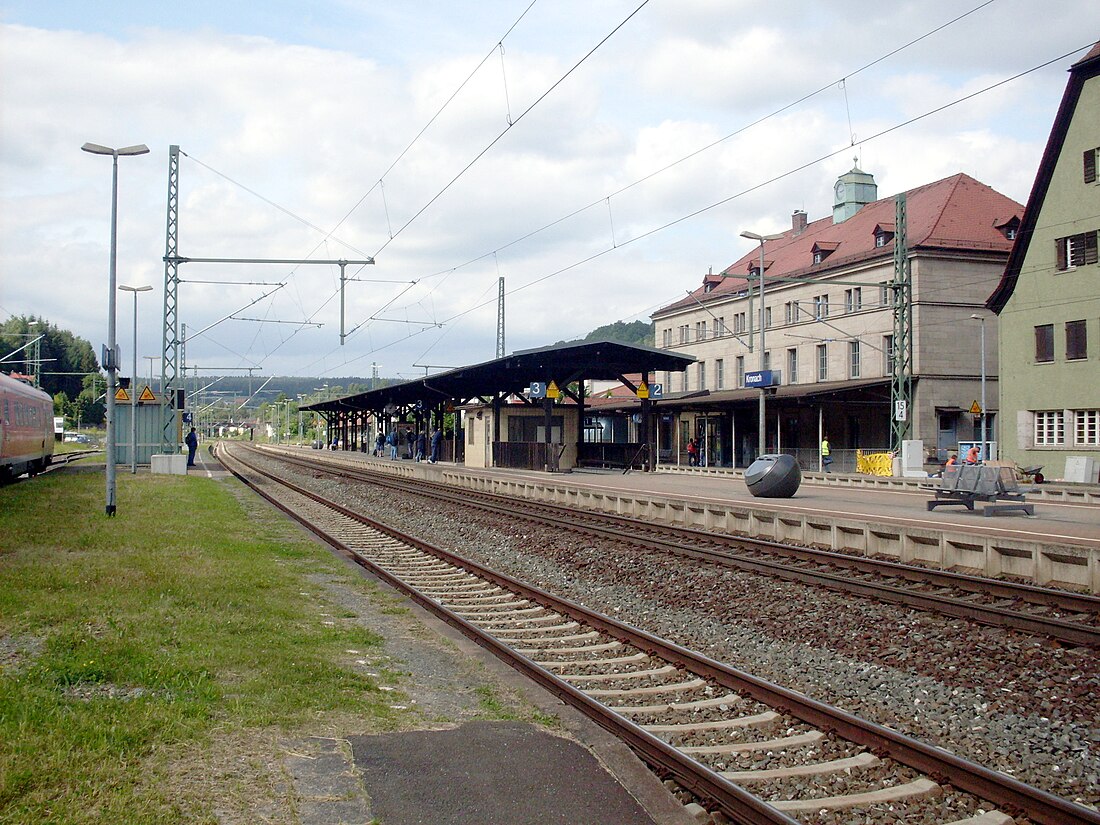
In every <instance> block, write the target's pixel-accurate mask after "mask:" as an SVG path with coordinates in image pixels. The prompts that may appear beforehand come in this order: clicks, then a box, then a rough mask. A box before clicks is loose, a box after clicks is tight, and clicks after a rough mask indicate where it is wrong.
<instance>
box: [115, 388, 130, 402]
mask: <svg viewBox="0 0 1100 825" xmlns="http://www.w3.org/2000/svg"><path fill="white" fill-rule="evenodd" d="M129 400H130V393H128V392H126V388H125V387H119V388H118V389H117V390H115V401H129Z"/></svg>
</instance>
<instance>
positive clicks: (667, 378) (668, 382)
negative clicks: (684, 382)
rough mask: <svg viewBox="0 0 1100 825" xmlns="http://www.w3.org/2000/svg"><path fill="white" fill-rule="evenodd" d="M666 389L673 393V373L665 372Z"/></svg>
mask: <svg viewBox="0 0 1100 825" xmlns="http://www.w3.org/2000/svg"><path fill="white" fill-rule="evenodd" d="M665 389H666V390H668V391H669V392H672V373H671V372H669V371H668V370H665Z"/></svg>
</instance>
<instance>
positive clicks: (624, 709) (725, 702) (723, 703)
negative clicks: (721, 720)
mask: <svg viewBox="0 0 1100 825" xmlns="http://www.w3.org/2000/svg"><path fill="white" fill-rule="evenodd" d="M744 702H745V699H744V697H743V696H739V695H738V694H736V693H727V694H725V695H724V696H715V697H714V698H711V699H699V700H697V701H694V702H665V703H663V704H660V705H634V706H628V705H620V706H618V707H615V708H612V710H614V711H615V712H616V713H619V714H623V715H630V716H642V715H644V714H647V713H668V712H669V711H672V712H684V713H690V712H692V711H698V710H710V709H715V708H716V709H718V710H722V711H725V710H729V709H730V708H732V707H735V706H737V705H740V704H743V703H744Z"/></svg>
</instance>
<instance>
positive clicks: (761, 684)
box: [257, 470, 1100, 825]
mask: <svg viewBox="0 0 1100 825" xmlns="http://www.w3.org/2000/svg"><path fill="white" fill-rule="evenodd" d="M257 472H261V473H263V474H264V475H268V476H269V477H271V476H270V474H268V473H266V472H265V471H263V470H257ZM272 478H273V477H272ZM273 480H277V481H278V482H279V483H280V484H284V485H286V486H288V487H289V488H291V489H296V490H297V491H298V492H300V493H301V494H302V495H305V496H307V497H309V498H311V499H313V500H316V501H318V502H319V503H324V504H325V505H326V506H329V507H331V508H333V509H334V510H337V511H338V512H341V513H342V514H343V515H346V516H348V517H349V518H352V519H355V520H357V521H359V522H362V523H365V524H369V525H370V526H371V527H373V528H374V529H376V530H379V531H380V532H382V533H385V534H386V535H389V536H391V537H393V538H395V539H398V540H399V541H403V542H406V543H408V544H411V545H413V546H415V547H418V548H420V549H422V550H424V551H425V552H429V553H431V554H433V555H435V556H437V557H438V558H441V559H444V560H445V561H448V562H449V563H451V564H454V565H455V566H457V567H461V568H463V569H465V570H468V571H469V572H471V573H473V574H475V575H478V576H482V577H484V578H486V579H488V580H489V581H492V582H493V583H495V584H498V585H500V586H501V587H505V588H507V589H509V590H512V591H513V592H515V593H518V594H519V595H521V596H523V597H525V598H528V599H531V600H533V601H535V602H537V603H539V604H541V605H543V606H544V607H547V608H549V609H551V610H556V611H559V612H561V613H563V614H564V615H568V616H570V617H571V618H573V619H576V620H578V621H584V622H585V623H587V624H589V625H590V626H592V627H593V628H595V629H597V630H601V631H603V632H604V633H606V634H607V635H609V636H612V637H614V638H616V639H619V640H620V641H624V642H626V643H628V644H631V645H634V646H636V647H638V648H639V649H641V650H644V651H646V652H647V653H650V654H651V655H654V656H657V657H660V658H663V659H665V660H667V661H669V662H672V663H674V664H678V665H680V666H681V667H683V668H684V669H686V670H689V671H691V672H693V673H696V674H697V675H699V676H702V677H704V678H709V679H712V680H713V681H715V682H716V683H718V684H720V685H722V686H723V687H726V688H727V689H730V690H736V691H738V692H741V693H745V694H748V695H749V696H751V697H752V698H754V699H756V700H757V701H760V702H762V703H764V704H766V705H768V706H769V707H773V708H775V709H777V710H782V711H783V712H786V713H790V714H791V715H793V716H796V717H798V718H799V719H801V720H802V721H804V722H806V723H808V724H810V725H813V726H814V727H817V728H819V729H822V730H825V731H829V732H833V733H835V734H837V735H838V736H840V737H842V738H844V739H847V740H848V741H851V742H855V743H857V744H860V745H863V746H864V747H867V748H868V749H870V750H872V751H874V752H877V753H885V754H888V755H889V756H890V757H891V758H892V759H895V760H897V761H898V762H901V763H902V764H905V765H908V766H910V767H912V768H914V769H916V770H919V771H921V772H922V773H925V774H927V775H928V776H930V777H931V778H932V779H934V780H935V781H937V782H940V783H941V784H942V783H950V784H951V785H953V786H955V787H957V788H959V789H961V790H964V791H967V792H969V793H972V794H975V795H976V796H978V797H980V798H982V799H985V800H987V801H989V802H992V803H994V804H996V805H998V806H999V807H1002V808H1007V809H1009V810H1018V811H1022V812H1024V814H1025V815H1026V816H1027V817H1029V818H1030V819H1033V820H1034V821H1035V822H1038V823H1043V824H1044V825H1077V823H1081V824H1082V825H1084V824H1085V823H1088V825H1100V812H1097V811H1096V810H1093V809H1091V808H1087V807H1085V806H1082V805H1078V804H1077V803H1074V802H1072V801H1070V800H1067V799H1063V798H1061V797H1058V796H1055V795H1054V794H1051V793H1048V792H1046V791H1043V790H1040V789H1038V788H1034V787H1031V786H1029V785H1027V784H1025V783H1023V782H1020V781H1019V780H1017V779H1014V778H1012V777H1010V776H1008V775H1006V774H1003V773H1000V772H998V771H994V770H992V769H990V768H987V767H985V766H983V765H979V764H978V763H976V762H972V761H970V760H968V759H964V758H963V757H960V756H957V755H955V754H953V753H950V752H948V751H945V750H942V749H940V748H937V747H934V746H932V745H929V744H927V743H924V742H921V741H919V740H917V739H914V738H911V737H909V736H906V735H904V734H902V733H899V732H897V731H894V730H892V729H890V728H887V727H885V726H882V725H878V724H876V723H874V722H869V721H867V720H864V719H860V718H859V717H857V716H854V715H853V714H850V713H848V712H846V711H843V710H840V709H839V708H834V707H832V706H830V705H827V704H825V703H823V702H819V701H817V700H815V699H811V698H810V697H808V696H805V695H803V694H801V693H798V692H797V691H793V690H790V689H788V688H784V687H782V686H779V685H776V684H774V683H772V682H769V681H767V680H765V679H761V678H759V677H757V676H754V675H752V674H751V673H747V672H746V671H742V670H739V669H737V668H734V667H731V666H729V665H726V664H724V663H722V662H718V661H716V660H714V659H711V658H709V657H707V656H705V655H703V654H700V653H696V652H694V651H691V650H688V649H687V648H684V647H682V646H680V645H678V644H676V643H674V642H670V641H667V640H665V639H661V638H659V637H657V636H655V635H653V634H651V633H648V632H647V631H644V630H641V629H639V628H635V627H631V626H630V625H627V624H625V623H623V622H620V621H618V620H616V619H613V618H611V617H608V616H603V615H601V614H598V613H593V612H592V611H590V610H588V609H587V608H585V607H584V606H583V605H580V604H578V603H576V602H572V601H570V600H567V599H563V598H560V597H558V596H555V595H553V594H551V593H548V592H547V591H544V590H541V589H539V588H536V587H533V586H531V585H528V584H525V583H523V582H521V581H519V580H517V579H514V578H512V577H511V576H508V575H506V574H503V573H500V572H497V571H493V570H489V569H488V568H485V567H482V566H481V565H480V564H478V563H476V562H474V561H472V560H470V559H466V558H464V557H462V556H459V555H457V554H455V553H452V552H450V551H447V550H444V549H442V548H438V547H435V546H434V545H431V544H429V543H428V542H424V541H422V540H419V539H417V538H415V537H412V536H406V535H405V534H403V533H401V532H400V531H399V530H396V529H395V528H393V527H390V526H388V525H385V524H381V523H379V522H375V521H373V520H372V519H369V518H366V517H364V516H362V515H359V514H356V513H354V512H353V511H351V510H348V509H347V508H345V507H343V506H342V505H339V504H337V503H336V502H330V501H328V500H327V499H324V497H322V496H319V495H317V494H315V493H312V492H311V491H308V490H304V489H302V488H298V487H297V485H293V484H291V483H289V482H286V481H283V480H279V479H274V478H273ZM295 518H298V517H297V516H295ZM402 589H403V590H407V589H408V588H407V587H403V588H402ZM424 598H425V599H426V600H427V601H428V602H431V600H430V599H427V597H424ZM431 603H432V604H433V605H435V606H434V607H433V608H432V609H433V611H436V612H438V611H439V610H442V609H443V608H441V606H439V605H437V604H435V603H434V602H431ZM455 618H456V619H457V618H458V617H455ZM472 629H473V630H475V631H476V628H472ZM476 632H477V633H478V635H479V636H480V635H481V634H480V631H476ZM510 655H517V654H514V653H513V654H510ZM530 666H531V667H532V668H534V669H537V670H541V668H537V666H536V665H534V664H533V663H530ZM547 675H548V676H552V674H547ZM555 679H556V677H555ZM540 681H542V680H541V679H540ZM557 681H560V680H557ZM563 687H568V686H567V685H564V684H563ZM559 695H561V696H562V697H563V698H565V697H566V696H567V695H571V692H567V693H563V694H559ZM643 733H644V731H643ZM658 741H660V740H658ZM690 761H692V762H693V761H694V760H690ZM719 778H720V777H719ZM723 781H725V780H723ZM732 787H733V788H737V786H732ZM738 790H740V789H738ZM701 795H703V796H707V794H701ZM752 798H753V799H755V797H752ZM747 821H756V822H758V821H765V822H766V821H769V820H759V819H757V820H747Z"/></svg>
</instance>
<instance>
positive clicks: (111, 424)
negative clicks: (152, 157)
mask: <svg viewBox="0 0 1100 825" xmlns="http://www.w3.org/2000/svg"><path fill="white" fill-rule="evenodd" d="M80 148H81V149H83V150H84V151H85V152H91V153H92V154H93V155H110V156H111V272H110V284H109V285H108V292H107V294H108V295H109V296H110V298H109V300H108V306H107V357H106V358H105V359H104V360H105V361H106V362H107V363H106V364H104V366H105V367H106V368H107V461H106V465H107V506H106V512H107V515H108V516H113V515H114V514H115V440H116V439H115V392H116V390H117V384H118V363H117V361H118V359H117V357H116V349H115V348H116V346H117V344H116V342H115V271H116V270H115V262H116V260H117V258H118V158H119V155H126V156H129V155H144V154H146V153H147V152H148V151H149V147H148V146H146V145H145V144H144V143H140V144H138V145H137V146H125V147H123V148H122V149H110V148H108V147H106V146H100V145H99V144H98V143H85V144H84V145H83V146H81V147H80Z"/></svg>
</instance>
